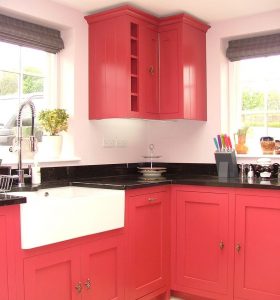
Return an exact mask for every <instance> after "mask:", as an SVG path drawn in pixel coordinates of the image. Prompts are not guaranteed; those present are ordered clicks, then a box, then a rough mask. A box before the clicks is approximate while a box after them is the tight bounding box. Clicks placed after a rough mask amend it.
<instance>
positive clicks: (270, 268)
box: [235, 195, 280, 300]
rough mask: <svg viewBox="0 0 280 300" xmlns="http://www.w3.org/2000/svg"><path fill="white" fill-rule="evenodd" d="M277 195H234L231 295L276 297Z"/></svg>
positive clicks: (279, 273) (279, 258)
mask: <svg viewBox="0 0 280 300" xmlns="http://www.w3.org/2000/svg"><path fill="white" fill-rule="evenodd" d="M279 233H280V201H279V197H268V196H257V195H255V196H250V195H237V196H236V231H235V234H236V240H235V243H236V245H237V244H239V245H240V251H239V252H237V251H236V252H235V295H236V297H237V298H241V299H254V300H279V299H280V254H279V253H280V234H279Z"/></svg>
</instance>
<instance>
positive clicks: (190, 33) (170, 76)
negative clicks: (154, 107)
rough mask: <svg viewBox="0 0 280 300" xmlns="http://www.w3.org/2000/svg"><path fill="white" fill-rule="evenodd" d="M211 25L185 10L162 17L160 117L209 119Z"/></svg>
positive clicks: (160, 37)
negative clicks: (193, 16) (208, 82)
mask: <svg viewBox="0 0 280 300" xmlns="http://www.w3.org/2000/svg"><path fill="white" fill-rule="evenodd" d="M208 28H209V26H207V25H205V24H203V23H201V22H198V21H197V20H195V19H193V18H191V17H190V16H187V15H185V14H181V15H178V16H172V17H167V18H162V19H161V20H160V26H159V41H160V43H159V49H160V62H159V65H160V118H161V119H189V120H202V121H206V120H207V99H206V98H207V95H206V31H207V30H208Z"/></svg>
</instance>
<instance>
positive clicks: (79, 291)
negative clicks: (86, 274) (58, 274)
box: [75, 281, 83, 294]
mask: <svg viewBox="0 0 280 300" xmlns="http://www.w3.org/2000/svg"><path fill="white" fill-rule="evenodd" d="M75 289H76V291H77V293H78V294H80V293H81V292H82V289H83V286H82V283H81V282H80V281H79V282H78V283H77V284H76V286H75Z"/></svg>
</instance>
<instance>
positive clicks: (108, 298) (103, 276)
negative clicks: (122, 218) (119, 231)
mask: <svg viewBox="0 0 280 300" xmlns="http://www.w3.org/2000/svg"><path fill="white" fill-rule="evenodd" d="M123 271H124V260H123V238H122V237H121V236H120V237H119V236H116V237H110V238H103V239H100V240H98V241H93V242H91V243H85V244H83V245H80V246H74V247H70V248H68V249H63V250H59V251H52V252H50V253H45V254H41V255H37V256H34V257H30V258H26V259H24V286H25V289H24V296H25V297H24V299H25V300H50V299H51V300H81V299H82V300H93V299H94V300H95V299H96V300H123V299H124V283H123V278H124V277H123V275H124V272H123Z"/></svg>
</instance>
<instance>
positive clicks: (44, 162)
mask: <svg viewBox="0 0 280 300" xmlns="http://www.w3.org/2000/svg"><path fill="white" fill-rule="evenodd" d="M80 160H81V158H80V157H76V156H71V157H63V156H62V157H58V158H46V159H44V158H42V157H39V158H38V163H39V165H40V167H60V166H70V165H73V162H78V161H80ZM22 163H23V166H24V167H27V165H30V164H31V165H32V164H33V163H34V160H33V159H24V160H23V162H22ZM17 164H18V162H17V160H14V159H10V160H9V159H8V160H3V162H2V166H11V167H12V168H13V169H14V168H16V167H17Z"/></svg>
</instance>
